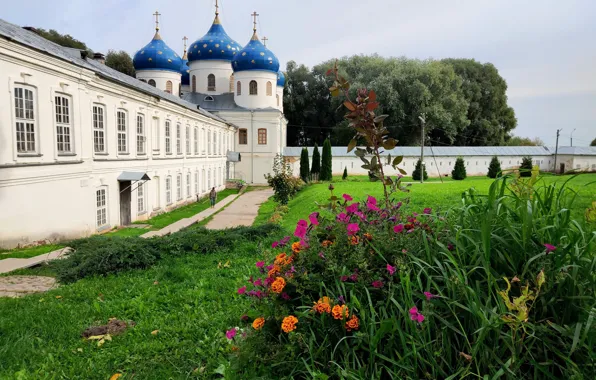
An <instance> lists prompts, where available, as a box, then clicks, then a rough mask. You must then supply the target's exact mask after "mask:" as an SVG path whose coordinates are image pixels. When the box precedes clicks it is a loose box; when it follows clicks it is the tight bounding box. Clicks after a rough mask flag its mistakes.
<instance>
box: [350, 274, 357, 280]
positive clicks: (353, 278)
mask: <svg viewBox="0 0 596 380" xmlns="http://www.w3.org/2000/svg"><path fill="white" fill-rule="evenodd" d="M350 281H352V282H356V281H358V273H352V275H351V276H350Z"/></svg>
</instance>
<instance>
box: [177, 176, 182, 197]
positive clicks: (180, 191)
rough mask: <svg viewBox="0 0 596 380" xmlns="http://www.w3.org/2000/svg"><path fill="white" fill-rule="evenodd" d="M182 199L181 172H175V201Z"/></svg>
mask: <svg viewBox="0 0 596 380" xmlns="http://www.w3.org/2000/svg"><path fill="white" fill-rule="evenodd" d="M181 200H182V173H178V174H176V201H181Z"/></svg>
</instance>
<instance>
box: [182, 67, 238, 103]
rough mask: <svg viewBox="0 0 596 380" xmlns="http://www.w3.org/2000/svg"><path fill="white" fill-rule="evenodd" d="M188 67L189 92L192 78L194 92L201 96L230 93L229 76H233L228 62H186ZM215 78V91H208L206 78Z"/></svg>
mask: <svg viewBox="0 0 596 380" xmlns="http://www.w3.org/2000/svg"><path fill="white" fill-rule="evenodd" d="M188 66H189V67H190V73H189V76H190V87H191V89H190V91H192V81H193V76H194V77H195V78H196V91H195V92H200V93H202V94H211V95H220V94H223V93H226V92H230V76H231V75H233V74H234V72H233V71H232V65H231V64H230V62H229V61H216V60H203V61H193V62H188ZM210 74H213V75H214V76H215V90H212V91H210V89H209V87H208V84H209V83H208V77H209V75H210Z"/></svg>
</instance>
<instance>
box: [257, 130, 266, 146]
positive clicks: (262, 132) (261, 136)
mask: <svg viewBox="0 0 596 380" xmlns="http://www.w3.org/2000/svg"><path fill="white" fill-rule="evenodd" d="M265 144H267V129H265V128H259V145H265Z"/></svg>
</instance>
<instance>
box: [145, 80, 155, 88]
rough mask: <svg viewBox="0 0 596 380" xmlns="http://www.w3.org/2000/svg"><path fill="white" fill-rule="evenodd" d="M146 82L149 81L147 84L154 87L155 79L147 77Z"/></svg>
mask: <svg viewBox="0 0 596 380" xmlns="http://www.w3.org/2000/svg"><path fill="white" fill-rule="evenodd" d="M147 83H149V86H153V87H156V85H155V81H154V80H153V79H149V82H147Z"/></svg>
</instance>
